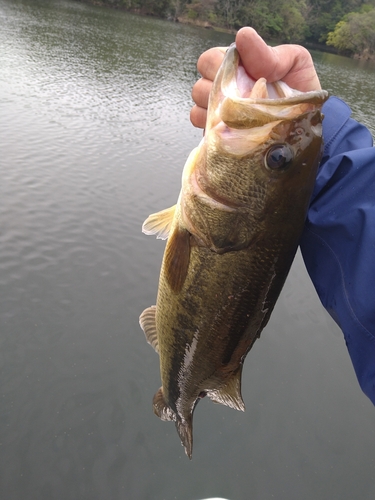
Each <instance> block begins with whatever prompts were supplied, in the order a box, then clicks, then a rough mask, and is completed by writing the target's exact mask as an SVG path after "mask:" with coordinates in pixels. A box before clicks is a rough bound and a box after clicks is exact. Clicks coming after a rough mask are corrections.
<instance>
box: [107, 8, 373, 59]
mask: <svg viewBox="0 0 375 500" xmlns="http://www.w3.org/2000/svg"><path fill="white" fill-rule="evenodd" d="M100 1H101V3H102V4H109V5H112V6H117V7H122V8H125V9H127V10H130V11H134V12H139V13H141V14H146V15H153V16H158V17H164V18H169V19H172V20H178V19H180V20H185V21H186V20H187V21H191V22H199V23H202V24H206V25H211V26H217V27H224V28H228V29H239V28H241V27H242V26H252V27H253V28H255V29H256V30H257V31H259V33H260V34H261V35H262V36H263V37H265V38H274V39H277V40H279V41H281V42H300V43H303V42H310V43H320V44H325V43H327V44H329V45H332V46H334V47H335V48H336V49H338V50H339V51H341V52H343V53H346V54H348V55H358V56H360V55H366V54H367V55H368V56H369V57H370V56H371V55H374V54H375V47H374V45H375V0H100Z"/></svg>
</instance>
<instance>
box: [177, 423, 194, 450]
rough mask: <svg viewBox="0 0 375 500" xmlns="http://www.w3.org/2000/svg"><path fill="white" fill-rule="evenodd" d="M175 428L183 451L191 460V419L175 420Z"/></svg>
mask: <svg viewBox="0 0 375 500" xmlns="http://www.w3.org/2000/svg"><path fill="white" fill-rule="evenodd" d="M176 429H177V432H178V435H179V436H180V439H181V444H182V446H183V447H184V448H185V453H186V455H187V456H188V457H189V459H190V460H191V457H192V454H193V420H192V418H190V419H189V420H185V421H180V420H176Z"/></svg>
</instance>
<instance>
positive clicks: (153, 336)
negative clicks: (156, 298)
mask: <svg viewBox="0 0 375 500" xmlns="http://www.w3.org/2000/svg"><path fill="white" fill-rule="evenodd" d="M155 314H156V306H151V307H148V308H147V309H145V310H144V311H143V313H142V314H141V315H140V317H139V324H140V325H141V328H142V330H143V331H144V333H145V336H146V340H147V342H148V343H149V344H150V345H151V346H152V347H153V348H154V349H155V351H156V352H157V353H159V343H158V334H157V331H156V320H155Z"/></svg>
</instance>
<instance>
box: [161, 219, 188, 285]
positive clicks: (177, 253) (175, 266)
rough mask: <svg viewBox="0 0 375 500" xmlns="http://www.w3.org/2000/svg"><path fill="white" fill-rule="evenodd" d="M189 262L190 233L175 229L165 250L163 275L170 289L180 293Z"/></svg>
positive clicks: (182, 229)
mask: <svg viewBox="0 0 375 500" xmlns="http://www.w3.org/2000/svg"><path fill="white" fill-rule="evenodd" d="M189 261H190V233H189V231H187V230H186V229H184V228H180V227H176V228H175V229H174V231H173V233H172V235H171V236H170V238H169V241H168V244H167V248H166V249H165V256H164V266H165V275H166V278H167V281H168V284H169V286H170V287H171V289H172V290H173V291H174V292H175V293H178V292H180V291H181V289H182V287H183V285H184V283H185V279H186V276H187V272H188V268H189Z"/></svg>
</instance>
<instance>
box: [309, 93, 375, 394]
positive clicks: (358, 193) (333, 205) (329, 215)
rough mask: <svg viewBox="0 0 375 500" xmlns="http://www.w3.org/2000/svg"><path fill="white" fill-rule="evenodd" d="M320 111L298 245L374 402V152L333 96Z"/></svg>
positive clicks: (369, 140) (365, 133)
mask: <svg viewBox="0 0 375 500" xmlns="http://www.w3.org/2000/svg"><path fill="white" fill-rule="evenodd" d="M323 113H324V115H325V118H324V120H323V137H324V141H325V147H324V152H323V157H322V161H321V164H320V167H319V171H318V175H317V179H316V184H315V189H314V192H313V196H312V200H311V204H310V208H309V211H308V215H307V220H306V225H305V228H304V232H303V235H302V238H301V242H300V246H301V251H302V255H303V258H304V261H305V264H306V267H307V271H308V273H309V275H310V277H311V279H312V281H313V283H314V286H315V288H316V291H317V292H318V295H319V297H320V300H321V302H322V304H323V305H324V307H325V308H326V309H327V311H328V312H329V313H330V314H331V316H332V317H333V319H334V320H335V321H336V323H337V324H338V325H339V326H340V328H341V330H342V331H343V333H344V337H345V341H346V345H347V348H348V351H349V354H350V357H351V360H352V363H353V366H354V369H355V372H356V375H357V378H358V381H359V383H360V386H361V388H362V390H363V391H364V392H365V394H367V396H368V397H369V398H370V399H371V401H372V402H373V403H374V404H375V148H373V147H372V146H373V143H372V137H371V134H370V132H369V131H368V130H367V129H366V128H365V127H364V126H363V125H361V124H359V123H358V122H356V121H355V120H353V119H351V118H350V114H351V111H350V108H349V107H348V106H347V105H346V104H345V103H344V102H342V101H341V100H340V99H338V98H336V97H331V98H330V99H329V100H328V101H327V102H326V103H325V105H324V107H323Z"/></svg>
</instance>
